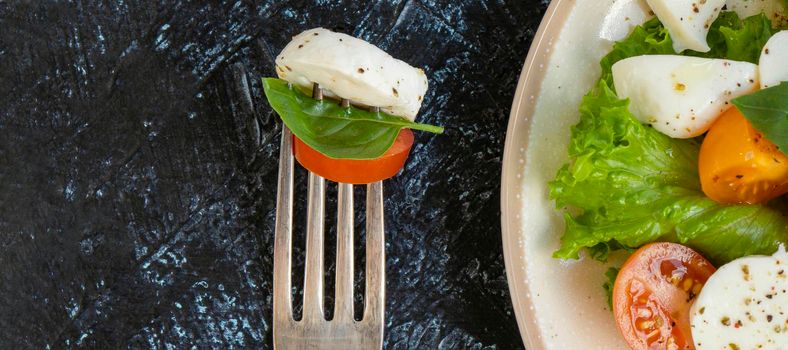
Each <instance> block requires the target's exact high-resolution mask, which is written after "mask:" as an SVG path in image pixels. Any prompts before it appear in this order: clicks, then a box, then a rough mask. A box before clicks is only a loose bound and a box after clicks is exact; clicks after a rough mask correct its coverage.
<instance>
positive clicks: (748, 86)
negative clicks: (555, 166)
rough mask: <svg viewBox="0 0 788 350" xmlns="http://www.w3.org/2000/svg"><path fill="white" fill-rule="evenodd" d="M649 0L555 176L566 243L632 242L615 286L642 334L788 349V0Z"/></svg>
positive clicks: (563, 250) (647, 339) (721, 345)
mask: <svg viewBox="0 0 788 350" xmlns="http://www.w3.org/2000/svg"><path fill="white" fill-rule="evenodd" d="M646 2H647V5H648V7H649V8H650V10H651V12H652V14H653V15H655V17H654V18H652V19H649V20H647V21H646V22H644V23H642V24H641V25H639V26H637V27H635V28H634V29H633V30H632V31H631V33H630V34H629V36H628V37H626V38H625V39H623V40H621V41H619V42H617V43H616V44H615V45H614V46H613V49H612V51H611V52H609V53H608V54H607V55H606V56H604V57H603V59H602V61H601V67H602V74H601V77H600V79H599V81H598V82H597V84H596V85H595V86H594V88H592V90H591V91H590V92H588V94H587V95H586V96H585V97H584V99H583V101H582V103H581V105H580V115H581V117H580V122H579V123H578V124H577V125H575V126H574V127H573V128H572V133H571V139H570V142H569V149H568V154H569V162H568V163H567V164H565V165H564V166H563V167H562V168H561V169H560V170H559V171H558V173H557V174H556V176H555V178H554V180H553V181H552V182H550V184H549V190H550V197H551V198H552V199H553V200H555V203H556V206H557V208H558V209H559V210H562V211H563V212H564V214H563V215H564V221H565V223H566V225H565V226H566V228H565V231H564V233H563V236H562V238H561V246H560V248H559V249H558V250H557V251H556V252H555V253H554V257H555V258H559V259H578V258H580V254H581V253H582V254H584V255H586V256H588V257H591V258H593V259H596V260H600V261H605V260H606V259H607V258H608V256H609V254H610V253H611V252H612V251H626V252H627V253H629V254H630V256H629V258H628V259H627V261H626V262H625V263H624V264H623V265H622V266H621V267H620V268H619V269H611V270H609V271H608V273H607V275H608V277H609V278H610V282H609V283H607V284H606V285H605V288H606V289H607V290H608V291H609V292H610V303H611V305H612V310H613V314H612V315H611V317H614V318H615V320H616V323H617V325H618V328H619V330H620V332H621V335H622V337H623V338H624V339H625V340H626V342H627V344H629V346H630V347H631V348H632V349H635V350H640V349H668V350H670V349H699V350H701V349H731V350H740V349H742V350H743V349H788V292H786V290H788V271H786V270H788V253H786V251H785V247H786V246H788V217H786V214H788V206H787V204H788V202H786V198H784V194H785V193H788V156H787V154H788V24H786V16H788V12H786V8H788V2H785V1H783V0H773V1H758V5H759V6H755V2H754V1H732V0H731V1H727V2H726V1H725V0H702V1H697V0H694V1H681V0H647V1H646ZM747 4H749V6H748V5H747ZM755 8H758V9H759V11H758V12H756V13H753V10H754V9H755Z"/></svg>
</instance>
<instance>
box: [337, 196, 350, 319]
mask: <svg viewBox="0 0 788 350" xmlns="http://www.w3.org/2000/svg"><path fill="white" fill-rule="evenodd" d="M338 187H339V200H338V201H337V207H338V208H337V276H336V304H335V305H334V319H335V320H337V321H350V320H352V319H353V185H351V184H344V183H341V184H339V185H338Z"/></svg>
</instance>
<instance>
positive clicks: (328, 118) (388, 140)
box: [263, 78, 443, 159]
mask: <svg viewBox="0 0 788 350" xmlns="http://www.w3.org/2000/svg"><path fill="white" fill-rule="evenodd" d="M263 89H264V90H265V96H266V98H268V103H270V104H271V107H272V108H273V109H274V110H275V111H276V113H278V114H279V116H280V117H281V118H282V121H283V122H284V123H285V125H287V127H288V128H289V129H290V131H292V132H293V134H294V135H295V136H296V137H298V138H299V139H300V140H301V141H303V142H304V143H306V144H307V145H309V147H312V148H313V149H315V150H316V151H318V152H320V153H322V154H323V155H325V156H327V157H330V158H341V159H374V158H378V157H380V156H382V155H383V154H384V153H386V151H387V150H388V149H389V148H390V147H391V145H392V144H394V140H396V138H397V135H399V131H400V130H401V129H404V128H409V129H414V130H421V131H427V132H432V133H436V134H441V133H443V128H442V127H439V126H433V125H427V124H420V123H414V122H411V121H409V120H407V119H405V118H401V117H396V116H392V115H389V114H386V113H372V112H369V111H365V110H363V109H359V108H356V107H353V106H351V107H348V108H343V107H341V106H339V104H338V103H336V102H335V101H331V100H325V101H318V100H315V99H312V98H310V97H309V96H307V95H305V94H303V93H302V92H300V91H298V90H297V89H295V88H292V87H290V86H289V85H288V83H287V82H286V81H284V80H281V79H276V78H264V79H263Z"/></svg>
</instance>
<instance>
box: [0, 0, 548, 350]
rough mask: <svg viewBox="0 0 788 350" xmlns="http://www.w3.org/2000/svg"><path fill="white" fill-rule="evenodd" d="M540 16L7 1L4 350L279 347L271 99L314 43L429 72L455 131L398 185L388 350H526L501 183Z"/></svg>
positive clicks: (424, 152)
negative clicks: (279, 59) (290, 56)
mask: <svg viewBox="0 0 788 350" xmlns="http://www.w3.org/2000/svg"><path fill="white" fill-rule="evenodd" d="M547 2H548V1H547V0H538V1H537V0H528V1H517V0H508V1H507V0H497V1H496V0H463V1H455V0H440V1H433V0H392V1H327V0H310V1H266V0H258V1H251V2H245V1H238V2H227V3H222V2H214V1H212V2H209V3H203V4H199V5H198V4H190V3H187V2H176V3H168V4H154V3H153V2H148V1H130V2H122V3H119V4H118V3H115V1H110V2H107V3H92V2H87V1H75V2H65V1H64V2H59V3H54V2H48V1H46V2H44V1H41V2H37V1H24V2H18V3H17V2H3V1H0V348H2V349H24V348H31V349H43V348H53V349H54V348H100V349H115V348H135V349H137V348H141V349H148V348H150V349H181V348H200V349H203V348H269V347H270V343H271V322H270V320H271V280H272V256H273V254H272V246H273V232H272V229H273V221H274V217H273V216H274V196H275V193H276V186H275V180H276V176H277V172H276V170H277V158H278V148H279V135H280V129H281V126H280V124H279V122H278V118H277V117H276V116H275V115H273V114H272V112H271V109H270V108H269V107H268V105H267V104H266V102H265V98H264V96H263V94H262V91H261V84H260V81H259V78H260V77H262V76H271V75H273V74H274V63H273V59H274V57H275V55H276V54H277V53H278V52H279V50H281V49H282V48H283V47H284V45H285V44H286V43H287V41H288V40H289V38H290V37H291V36H292V35H295V34H297V33H298V32H300V31H301V30H304V29H308V28H310V27H316V26H324V27H327V28H331V29H335V30H342V31H346V32H348V33H351V34H353V35H356V36H359V37H362V38H363V39H366V40H368V41H370V42H372V43H373V44H376V45H378V46H380V47H381V48H383V49H385V50H387V51H388V52H390V53H392V54H393V55H394V56H396V57H398V58H401V59H404V60H405V61H408V62H410V63H411V64H412V65H414V66H419V67H423V68H425V70H426V72H427V74H428V76H429V78H430V87H431V88H430V91H429V95H428V96H427V97H426V101H425V104H424V107H423V109H422V110H421V116H420V120H421V121H424V122H428V123H434V124H440V125H444V126H445V127H446V133H445V134H444V135H441V136H434V135H429V134H425V133H417V140H416V146H415V148H414V151H413V154H412V155H411V157H410V160H409V162H408V164H407V167H406V171H405V172H404V173H402V174H400V176H398V177H397V178H395V179H393V180H390V181H388V182H386V187H385V189H386V196H387V199H386V220H387V250H386V253H387V254H388V260H387V273H388V276H387V293H388V299H387V307H386V348H387V349H435V348H439V349H496V348H497V349H516V348H521V347H522V345H521V342H520V335H519V334H518V331H517V326H516V322H515V318H514V314H513V312H512V308H511V305H510V300H509V295H508V289H507V284H506V278H505V273H504V266H503V259H502V253H501V241H500V231H499V230H500V224H499V195H498V190H499V173H500V162H501V154H502V148H503V140H504V132H505V127H506V122H507V116H508V113H509V107H510V105H511V98H512V95H513V92H514V88H515V84H516V82H517V77H518V74H519V71H520V67H521V65H522V61H523V58H524V57H525V54H526V52H527V49H528V46H529V44H530V40H531V37H532V36H533V33H534V31H535V29H536V27H537V25H538V23H539V21H540V19H541V16H542V14H543V12H544V10H545V8H546V5H547V4H546V3H547ZM201 3H202V2H201ZM299 174H300V176H301V180H300V181H299V183H298V186H297V189H298V190H299V191H301V193H302V194H303V191H304V190H303V189H304V185H303V183H304V181H303V177H304V176H303V172H300V173H299ZM303 197H304V196H303V195H302V196H301V199H300V202H298V203H297V205H300V207H301V208H302V209H303ZM330 205H331V204H329V206H330ZM303 217H304V215H303V210H299V214H298V215H297V218H299V219H303ZM328 236H329V248H331V247H332V246H331V244H330V242H331V238H330V236H331V233H329V234H328ZM297 243H298V244H303V240H302V239H299V240H297ZM297 252H301V251H300V250H299V249H297ZM360 253H361V254H363V251H360ZM329 255H330V254H329ZM360 261H361V260H360V259H359V264H360ZM361 277H362V276H361V275H359V276H358V279H359V280H360V279H361ZM296 279H297V280H299V278H296ZM329 302H330V300H329Z"/></svg>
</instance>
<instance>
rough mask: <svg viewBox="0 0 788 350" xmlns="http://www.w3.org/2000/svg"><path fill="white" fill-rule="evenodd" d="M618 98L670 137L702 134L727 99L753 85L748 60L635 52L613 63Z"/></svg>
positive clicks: (753, 75) (753, 74)
mask: <svg viewBox="0 0 788 350" xmlns="http://www.w3.org/2000/svg"><path fill="white" fill-rule="evenodd" d="M613 81H614V84H615V87H616V92H617V94H618V96H619V97H620V98H628V99H629V100H630V104H629V110H630V111H631V112H632V114H634V115H635V117H637V118H638V119H639V120H640V121H641V122H643V123H646V124H650V125H651V126H653V127H654V128H655V129H657V130H659V131H660V132H662V133H663V134H665V135H668V136H670V137H673V138H690V137H695V136H698V135H700V134H703V133H704V132H706V130H708V129H709V127H710V126H711V124H712V122H714V120H715V119H717V117H718V116H719V115H720V114H721V113H722V112H724V111H725V110H727V109H728V108H729V107H730V106H731V105H730V100H732V99H734V98H736V97H738V96H741V95H745V94H747V93H750V92H752V91H755V90H756V89H757V88H758V66H756V65H754V64H752V63H748V62H738V61H730V60H722V59H709V58H699V57H686V56H674V55H651V56H637V57H631V58H627V59H624V60H621V61H619V62H617V63H616V64H614V65H613Z"/></svg>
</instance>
